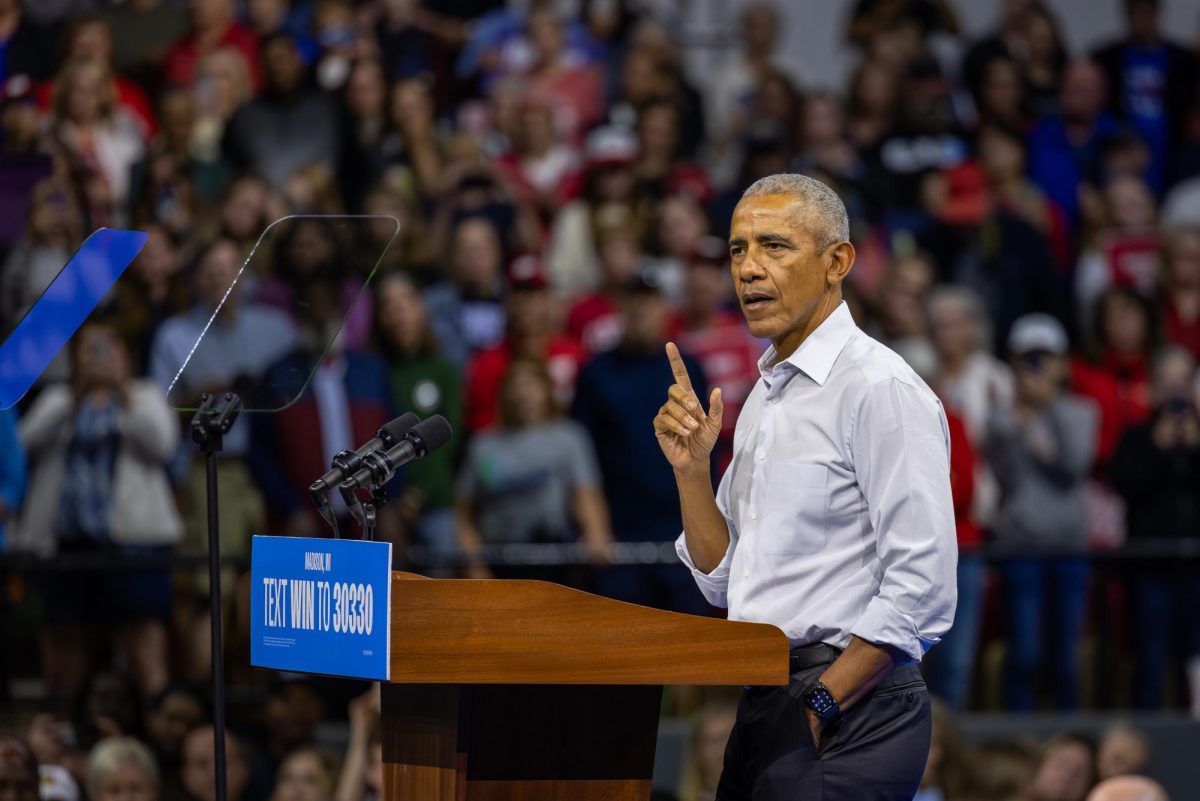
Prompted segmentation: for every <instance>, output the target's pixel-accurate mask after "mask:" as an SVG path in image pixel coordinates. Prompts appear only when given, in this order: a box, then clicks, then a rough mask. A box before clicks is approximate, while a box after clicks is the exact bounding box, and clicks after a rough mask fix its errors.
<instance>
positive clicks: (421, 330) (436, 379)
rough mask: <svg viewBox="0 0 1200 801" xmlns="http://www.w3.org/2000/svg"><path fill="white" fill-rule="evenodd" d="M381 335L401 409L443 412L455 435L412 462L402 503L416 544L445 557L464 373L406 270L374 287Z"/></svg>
mask: <svg viewBox="0 0 1200 801" xmlns="http://www.w3.org/2000/svg"><path fill="white" fill-rule="evenodd" d="M375 303H376V315H375V326H376V337H377V339H378V342H379V348H380V351H381V352H382V354H383V356H384V358H385V359H387V363H388V372H389V374H390V377H391V383H392V391H393V393H394V398H395V404H396V408H397V409H403V410H405V411H412V412H415V413H416V414H417V415H419V416H420V417H421V418H422V419H424V418H426V417H429V416H430V415H433V414H440V415H442V416H443V417H445V418H446V420H447V421H448V422H449V423H450V427H451V429H453V431H454V432H455V437H454V439H452V440H451V441H450V442H449V443H447V444H446V445H445V446H443V447H441V448H439V449H438V450H436V451H434V452H433V453H431V454H429V455H428V456H426V457H425V458H424V459H421V460H419V461H416V462H413V463H412V464H410V465H408V467H407V468H406V471H407V472H406V473H405V490H404V496H403V497H402V498H401V499H399V502H398V506H399V508H401V509H402V510H403V513H404V514H405V517H406V518H407V523H408V524H409V525H410V526H411V527H412V530H413V533H414V534H415V535H416V536H415V540H416V544H418V545H422V546H424V547H427V548H430V549H432V550H433V551H434V552H435V554H436V555H437V556H438V557H440V558H445V557H446V556H448V555H452V554H453V553H454V551H455V549H456V543H457V540H456V537H455V531H454V465H455V462H456V460H457V453H458V449H459V445H460V443H461V437H462V434H461V431H460V429H461V424H462V376H461V373H460V371H459V369H458V367H457V366H456V365H455V364H454V363H453V362H451V361H449V360H448V359H446V358H445V357H444V356H442V354H441V349H440V347H439V345H438V341H437V339H436V338H435V337H434V335H433V331H432V330H431V329H430V327H429V318H428V316H427V312H426V310H425V303H424V301H423V299H422V298H421V293H420V292H419V291H418V290H417V287H416V285H415V284H414V283H413V281H412V279H411V278H410V277H408V276H407V275H405V274H404V273H392V274H390V275H387V276H385V277H384V278H383V279H381V280H380V283H379V284H378V286H377V287H376V289H375Z"/></svg>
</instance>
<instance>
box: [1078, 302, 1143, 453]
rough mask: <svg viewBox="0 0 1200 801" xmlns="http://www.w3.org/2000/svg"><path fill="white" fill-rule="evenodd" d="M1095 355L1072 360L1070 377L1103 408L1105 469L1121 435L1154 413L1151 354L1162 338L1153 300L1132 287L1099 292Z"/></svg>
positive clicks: (1100, 447)
mask: <svg viewBox="0 0 1200 801" xmlns="http://www.w3.org/2000/svg"><path fill="white" fill-rule="evenodd" d="M1092 319H1093V325H1092V345H1091V348H1090V351H1091V353H1090V356H1091V358H1086V359H1076V360H1074V362H1073V363H1072V365H1071V383H1072V386H1073V388H1074V390H1075V392H1078V393H1079V394H1080V395H1083V396H1085V397H1088V398H1091V399H1092V400H1093V401H1095V403H1096V405H1097V407H1098V408H1099V409H1100V442H1099V450H1098V451H1097V454H1096V457H1097V467H1099V468H1100V469H1104V468H1105V467H1106V466H1107V465H1108V463H1109V460H1110V459H1111V458H1112V454H1113V451H1114V450H1115V449H1116V447H1117V442H1118V441H1119V440H1120V439H1121V435H1122V434H1124V433H1125V431H1126V430H1127V429H1128V428H1129V427H1130V426H1133V425H1137V424H1138V423H1142V422H1144V421H1145V420H1146V418H1147V417H1148V416H1149V414H1150V408H1151V401H1150V360H1151V356H1152V354H1153V353H1154V350H1155V346H1156V344H1157V337H1156V331H1157V328H1156V324H1155V320H1154V310H1153V306H1152V305H1151V303H1150V301H1149V300H1147V299H1146V298H1145V297H1143V296H1142V295H1140V294H1139V293H1137V292H1135V291H1133V290H1131V289H1129V288H1127V287H1113V288H1112V289H1109V290H1108V291H1106V292H1105V293H1104V294H1103V295H1101V296H1100V298H1099V300H1098V301H1097V305H1096V310H1095V315H1094V317H1093V318H1092Z"/></svg>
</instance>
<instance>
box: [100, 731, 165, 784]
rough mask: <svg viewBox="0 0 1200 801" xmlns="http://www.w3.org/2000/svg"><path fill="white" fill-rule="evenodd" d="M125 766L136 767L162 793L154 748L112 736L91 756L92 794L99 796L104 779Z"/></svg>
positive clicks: (102, 742)
mask: <svg viewBox="0 0 1200 801" xmlns="http://www.w3.org/2000/svg"><path fill="white" fill-rule="evenodd" d="M125 765H133V766H134V767H136V768H137V769H138V770H140V771H141V772H142V775H144V776H145V777H146V779H147V781H149V782H150V785H151V786H152V787H153V788H154V789H155V790H156V791H157V790H158V788H159V777H158V765H157V764H156V763H155V761H154V756H153V755H152V754H151V753H150V749H149V748H147V747H146V746H145V745H143V744H142V743H141V742H139V741H137V740H135V739H133V738H132V737H109V738H106V739H104V740H101V741H100V742H99V743H97V744H96V747H95V748H93V749H92V753H91V754H89V755H88V761H87V774H86V783H87V791H88V795H89V796H91V797H92V798H96V797H97V796H99V795H100V785H101V784H102V783H103V782H104V780H105V779H107V778H108V777H109V776H110V775H112V774H113V773H114V772H116V771H117V770H119V769H120V768H122V767H124V766H125Z"/></svg>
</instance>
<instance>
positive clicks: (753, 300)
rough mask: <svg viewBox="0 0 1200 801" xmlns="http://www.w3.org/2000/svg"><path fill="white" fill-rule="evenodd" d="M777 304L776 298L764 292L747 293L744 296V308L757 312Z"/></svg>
mask: <svg viewBox="0 0 1200 801" xmlns="http://www.w3.org/2000/svg"><path fill="white" fill-rule="evenodd" d="M774 302H775V298H773V297H771V296H770V295H768V294H766V293H763V292H747V293H745V294H744V295H742V308H743V309H745V310H746V311H757V310H759V309H762V308H765V307H767V306H769V305H770V304H772V303H774Z"/></svg>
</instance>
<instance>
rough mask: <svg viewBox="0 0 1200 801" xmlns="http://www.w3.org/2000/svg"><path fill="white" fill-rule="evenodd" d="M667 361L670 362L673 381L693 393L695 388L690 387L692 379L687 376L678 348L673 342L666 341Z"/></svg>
mask: <svg viewBox="0 0 1200 801" xmlns="http://www.w3.org/2000/svg"><path fill="white" fill-rule="evenodd" d="M667 361H669V362H670V363H671V372H672V373H674V374H675V383H676V384H679V386H681V387H683V388H684V389H686V390H687V391H688V392H690V393H692V394H693V395H695V394H696V390H694V389H692V379H691V378H690V377H689V376H688V371H687V366H686V365H684V363H683V357H682V356H680V355H679V348H677V347H675V343H674V342H668V343H667Z"/></svg>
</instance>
